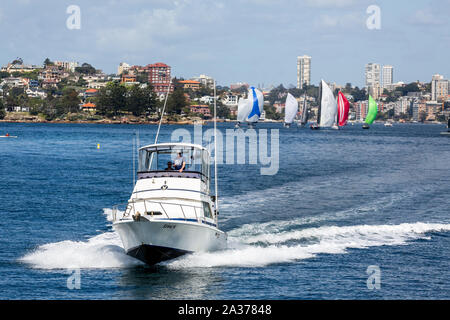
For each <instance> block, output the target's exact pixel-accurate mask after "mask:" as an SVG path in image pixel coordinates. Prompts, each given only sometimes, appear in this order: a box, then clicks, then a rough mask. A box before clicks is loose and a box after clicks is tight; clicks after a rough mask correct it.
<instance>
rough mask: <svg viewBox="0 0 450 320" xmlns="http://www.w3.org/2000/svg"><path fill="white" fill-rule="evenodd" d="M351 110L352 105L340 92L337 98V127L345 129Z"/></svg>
mask: <svg viewBox="0 0 450 320" xmlns="http://www.w3.org/2000/svg"><path fill="white" fill-rule="evenodd" d="M349 110H350V103H349V102H348V100H347V98H346V97H345V96H344V94H343V93H342V92H341V91H339V94H338V98H337V116H336V127H337V129H339V127H343V126H345V125H347V120H348V113H349Z"/></svg>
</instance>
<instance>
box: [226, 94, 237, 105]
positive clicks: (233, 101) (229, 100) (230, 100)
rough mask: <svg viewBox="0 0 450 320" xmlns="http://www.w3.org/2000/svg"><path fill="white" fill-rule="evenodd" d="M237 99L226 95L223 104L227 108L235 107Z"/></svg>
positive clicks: (232, 95)
mask: <svg viewBox="0 0 450 320" xmlns="http://www.w3.org/2000/svg"><path fill="white" fill-rule="evenodd" d="M238 101H239V97H238V96H236V95H234V94H227V95H226V96H225V98H224V99H223V104H224V105H226V106H227V107H237V105H238Z"/></svg>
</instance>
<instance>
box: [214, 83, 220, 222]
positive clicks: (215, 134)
mask: <svg viewBox="0 0 450 320" xmlns="http://www.w3.org/2000/svg"><path fill="white" fill-rule="evenodd" d="M217 180H218V179H217V96H216V80H214V189H215V195H216V197H215V208H216V212H215V215H214V217H215V219H216V224H217V223H218V219H217V213H218V212H219V191H218V190H219V186H218V184H217Z"/></svg>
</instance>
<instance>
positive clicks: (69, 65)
mask: <svg viewBox="0 0 450 320" xmlns="http://www.w3.org/2000/svg"><path fill="white" fill-rule="evenodd" d="M53 63H54V65H55V66H58V67H61V68H63V69H64V70H67V71H70V72H75V68H76V67H78V65H79V64H78V62H75V61H54V62H53Z"/></svg>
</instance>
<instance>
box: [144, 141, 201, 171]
mask: <svg viewBox="0 0 450 320" xmlns="http://www.w3.org/2000/svg"><path fill="white" fill-rule="evenodd" d="M180 154H181V157H180ZM180 159H181V160H182V161H183V162H185V167H184V169H183V171H182V172H185V173H189V172H190V173H200V174H201V175H202V176H203V178H206V179H209V176H210V165H209V153H208V151H206V150H203V149H199V148H195V147H184V146H183V147H181V146H155V147H149V148H145V149H141V150H140V151H139V172H140V173H144V172H160V173H171V172H172V173H174V174H175V173H178V172H179V167H177V166H176V164H180V163H181V162H182V161H180Z"/></svg>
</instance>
